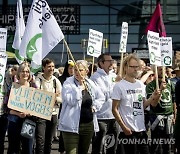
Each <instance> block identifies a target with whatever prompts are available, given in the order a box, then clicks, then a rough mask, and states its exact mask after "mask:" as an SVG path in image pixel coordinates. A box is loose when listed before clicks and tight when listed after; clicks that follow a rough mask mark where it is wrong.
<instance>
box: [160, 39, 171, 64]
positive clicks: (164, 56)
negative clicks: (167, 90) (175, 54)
mask: <svg viewBox="0 0 180 154" xmlns="http://www.w3.org/2000/svg"><path fill="white" fill-rule="evenodd" d="M160 49H161V65H162V66H172V37H160Z"/></svg>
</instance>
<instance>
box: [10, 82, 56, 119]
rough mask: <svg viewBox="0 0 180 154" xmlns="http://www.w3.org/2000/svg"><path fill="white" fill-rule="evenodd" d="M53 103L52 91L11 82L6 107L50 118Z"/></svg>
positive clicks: (53, 95)
mask: <svg viewBox="0 0 180 154" xmlns="http://www.w3.org/2000/svg"><path fill="white" fill-rule="evenodd" d="M54 103H55V94H54V93H50V92H47V91H43V90H39V89H35V88H32V87H26V86H20V85H19V84H18V83H13V84H12V88H11V92H10V96H9V101H8V107H9V108H10V109H13V110H16V111H20V112H24V113H29V114H31V115H33V116H37V117H40V118H43V119H47V120H51V116H52V112H53V107H54Z"/></svg>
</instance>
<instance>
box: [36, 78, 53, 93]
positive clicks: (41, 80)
mask: <svg viewBox="0 0 180 154" xmlns="http://www.w3.org/2000/svg"><path fill="white" fill-rule="evenodd" d="M39 80H40V87H39V89H41V86H42V79H41V78H39ZM53 87H54V89H55V93H56V79H54V80H53Z"/></svg>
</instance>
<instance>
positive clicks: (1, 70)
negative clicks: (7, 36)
mask: <svg viewBox="0 0 180 154" xmlns="http://www.w3.org/2000/svg"><path fill="white" fill-rule="evenodd" d="M6 63H7V55H6V52H5V51H2V52H0V85H3V84H4V76H5V70H6Z"/></svg>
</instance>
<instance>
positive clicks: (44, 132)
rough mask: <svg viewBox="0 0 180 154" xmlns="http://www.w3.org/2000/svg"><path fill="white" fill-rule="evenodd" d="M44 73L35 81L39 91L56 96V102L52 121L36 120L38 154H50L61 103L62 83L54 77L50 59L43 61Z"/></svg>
mask: <svg viewBox="0 0 180 154" xmlns="http://www.w3.org/2000/svg"><path fill="white" fill-rule="evenodd" d="M42 66H43V73H42V74H39V75H38V76H37V78H36V80H35V83H36V86H37V88H38V89H42V90H45V91H48V92H53V93H55V94H56V102H55V106H54V108H53V113H52V118H51V120H50V121H49V120H45V119H41V118H37V120H36V154H50V153H51V144H52V138H53V135H54V131H55V129H56V126H57V114H58V113H57V111H56V108H57V107H58V106H57V103H60V102H61V95H60V94H61V88H62V87H61V83H60V81H59V80H58V79H57V78H56V77H55V76H53V73H54V62H53V61H52V60H50V59H48V58H45V59H43V61H42Z"/></svg>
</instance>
